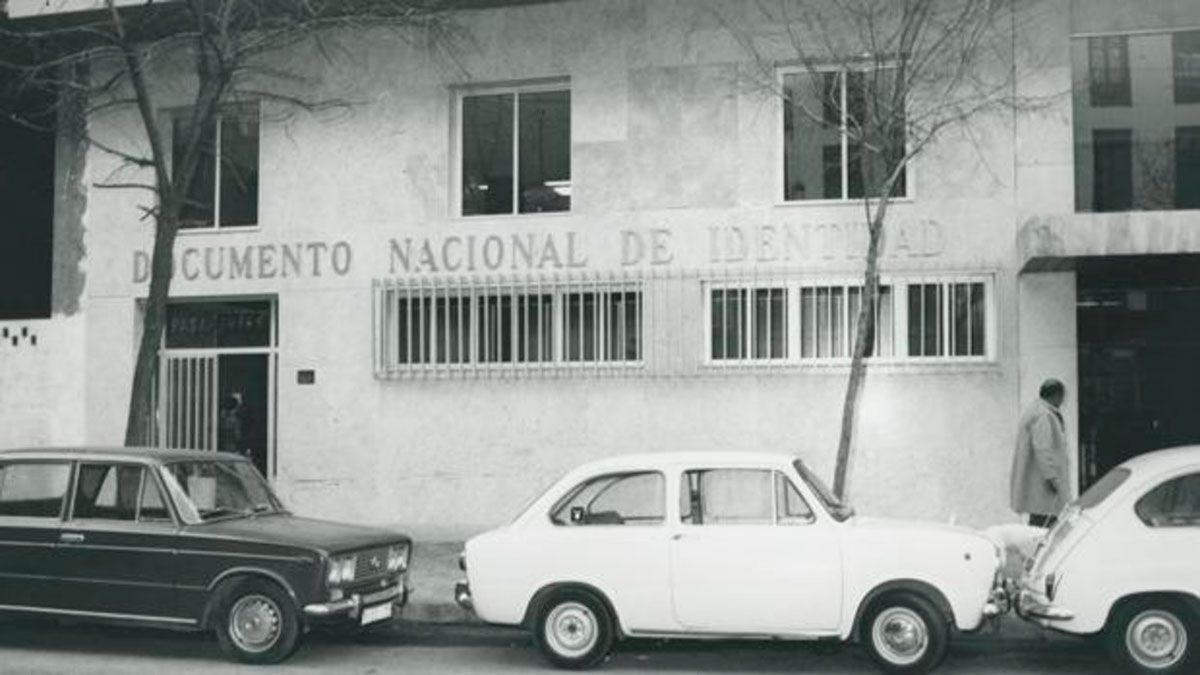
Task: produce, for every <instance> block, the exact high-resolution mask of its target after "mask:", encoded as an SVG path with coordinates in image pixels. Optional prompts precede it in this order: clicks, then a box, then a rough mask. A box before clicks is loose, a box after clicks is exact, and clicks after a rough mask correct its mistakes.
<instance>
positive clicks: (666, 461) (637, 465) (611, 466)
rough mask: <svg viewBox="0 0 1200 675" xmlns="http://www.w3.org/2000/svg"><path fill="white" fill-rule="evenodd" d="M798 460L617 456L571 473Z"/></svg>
mask: <svg viewBox="0 0 1200 675" xmlns="http://www.w3.org/2000/svg"><path fill="white" fill-rule="evenodd" d="M796 459H797V457H796V456H794V455H789V454H787V453H782V452H737V451H730V450H694V451H687V452H645V453H636V454H627V455H616V456H613V457H607V458H605V459H598V460H595V461H592V462H588V463H587V464H582V465H580V466H579V467H578V468H576V469H575V470H574V471H572V473H599V472H603V471H627V470H637V469H660V468H668V467H672V468H673V467H677V466H687V465H693V466H694V465H705V464H732V465H741V464H757V465H778V464H780V463H783V464H790V463H792V462H793V461H795V460H796Z"/></svg>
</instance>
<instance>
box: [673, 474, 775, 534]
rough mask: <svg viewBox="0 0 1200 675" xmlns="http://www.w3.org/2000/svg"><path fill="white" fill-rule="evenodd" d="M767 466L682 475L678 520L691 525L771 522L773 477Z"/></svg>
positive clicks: (773, 491) (772, 513) (773, 498)
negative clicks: (764, 467)
mask: <svg viewBox="0 0 1200 675" xmlns="http://www.w3.org/2000/svg"><path fill="white" fill-rule="evenodd" d="M773 473H774V472H772V471H770V470H767V469H698V470H693V471H687V472H685V473H684V474H683V481H682V483H681V485H680V492H681V494H680V504H679V506H680V520H682V521H683V522H685V523H690V524H693V525H770V524H773V523H774V522H775V478H774V476H773Z"/></svg>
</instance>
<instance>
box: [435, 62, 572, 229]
mask: <svg viewBox="0 0 1200 675" xmlns="http://www.w3.org/2000/svg"><path fill="white" fill-rule="evenodd" d="M560 91H565V92H568V93H569V94H570V95H571V105H570V108H569V109H568V113H569V118H568V119H569V120H570V123H571V124H570V135H569V137H568V139H567V151H568V154H569V155H570V159H569V166H570V171H571V192H572V201H571V204H570V205H568V207H567V208H566V209H563V210H561V211H530V212H524V213H522V212H521V203H520V194H519V187H520V180H521V176H520V163H521V154H520V145H521V137H520V127H521V116H520V106H519V104H518V103H517V99H518V98H519V96H520V95H521V94H540V93H552V92H560ZM574 93H575V92H574V88H573V87H572V83H571V78H570V77H554V78H545V79H538V80H530V81H525V82H507V83H497V84H488V85H480V86H457V87H453V88H452V89H451V108H450V109H451V112H452V114H451V124H452V125H453V126H452V128H451V130H450V134H451V139H452V141H453V142H452V143H451V148H450V173H451V176H450V186H449V188H450V199H449V200H448V202H447V203H448V204H450V208H451V218H454V219H457V220H486V219H488V218H502V219H506V218H528V217H535V218H544V217H553V216H559V217H562V216H569V215H571V213H572V212H573V210H574V207H575V204H574V197H573V195H574V185H575V153H574V152H573V150H574V145H575V125H574V119H575V114H574V110H575V96H574ZM498 94H512V95H513V96H514V100H513V102H514V107H513V116H512V117H513V121H512V124H513V129H512V132H513V134H512V135H513V139H512V144H513V147H512V154H513V156H512V169H513V171H512V173H513V176H512V186H511V187H512V190H513V204H512V211H510V212H508V213H476V214H465V213H463V147H464V146H463V121H464V117H463V99H465V98H467V97H470V96H490V95H498Z"/></svg>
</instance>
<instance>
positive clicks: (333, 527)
mask: <svg viewBox="0 0 1200 675" xmlns="http://www.w3.org/2000/svg"><path fill="white" fill-rule="evenodd" d="M189 529H190V530H191V531H192V532H193V533H194V534H200V535H207V536H214V537H222V538H229V539H236V540H240V541H251V542H260V543H264V544H276V545H282V546H297V547H302V548H308V549H314V550H320V551H324V552H326V553H337V552H341V551H352V550H355V549H361V548H368V547H372V546H383V545H385V544H394V543H399V542H406V543H407V542H410V539H409V538H408V537H407V536H405V535H402V534H400V533H398V532H393V531H391V530H384V529H381V528H374V527H364V526H361V525H349V524H346V523H338V522H334V521H331V520H317V519H315V518H301V517H299V516H293V515H291V514H288V513H268V514H262V515H258V516H247V517H245V518H231V519H229V520H218V521H216V522H212V523H202V524H199V525H193V526H191V527H190V528H189Z"/></svg>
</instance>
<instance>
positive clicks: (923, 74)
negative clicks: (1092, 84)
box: [712, 0, 1038, 496]
mask: <svg viewBox="0 0 1200 675" xmlns="http://www.w3.org/2000/svg"><path fill="white" fill-rule="evenodd" d="M1018 3H1019V0H761V1H760V2H757V3H754V4H753V5H752V7H753V9H747V8H746V6H745V5H743V6H740V7H739V9H738V10H737V13H736V14H735V13H734V12H733V11H731V10H730V7H731V6H730V5H728V4H726V3H714V4H713V5H712V11H713V12H714V14H715V15H716V16H717V17H718V21H719V23H720V24H721V25H722V26H723V27H724V28H725V29H726V30H727V31H728V32H729V33H730V34H731V35H733V36H734V38H735V39H736V40H737V42H738V44H739V45H740V46H741V48H742V49H743V50H744V51H745V52H747V53H748V54H749V56H750V57H751V64H752V65H751V68H750V73H749V80H750V81H751V84H752V86H754V87H756V88H758V89H761V90H765V91H767V92H769V93H770V94H771V95H772V96H775V97H778V98H780V99H782V100H783V103H784V106H785V107H784V110H785V115H784V118H785V124H787V125H791V127H792V131H793V133H796V134H800V133H803V132H801V131H799V130H798V129H799V128H800V127H802V126H803V127H805V131H806V132H808V133H810V134H818V135H819V134H821V133H832V134H835V135H837V137H838V138H839V139H840V138H842V137H843V136H844V138H845V147H846V148H847V151H846V152H845V153H844V154H843V156H842V157H841V158H840V161H841V162H843V163H844V166H845V169H844V172H843V175H846V176H847V183H848V185H846V186H845V187H844V188H843V189H844V192H843V193H842V194H843V195H845V196H848V197H849V198H852V199H858V200H860V201H861V203H862V207H863V220H864V223H865V225H866V232H867V237H866V250H865V252H864V253H865V256H864V257H865V269H864V271H863V288H862V292H861V301H860V302H859V305H858V309H857V319H856V320H855V323H853V324H852V326H854V327H855V330H854V341H853V351H852V353H851V361H850V373H849V378H848V381H847V385H846V393H845V398H844V399H843V404H842V418H841V433H840V435H839V438H838V453H837V465H836V468H835V473H834V491H835V492H836V493H837V494H838V495H839V496H841V495H844V494H845V491H846V486H847V474H848V468H849V464H850V460H851V456H852V449H853V447H854V434H855V429H856V424H857V419H858V402H859V399H860V397H861V394H862V391H863V386H864V384H865V380H866V374H867V361H866V357H867V356H868V355H870V354H873V353H874V351H875V342H876V321H877V317H878V305H879V255H880V252H881V249H882V247H883V245H884V241H885V236H884V235H885V231H886V224H887V222H888V213H889V208H890V207H891V205H892V203H893V201H894V200H895V199H896V197H898V196H903V195H904V194H905V186H906V182H907V172H908V168H909V166H910V164H911V162H912V161H913V159H914V158H916V157H917V156H918V155H920V154H921V153H923V152H925V151H926V150H927V149H928V148H929V147H930V146H931V145H932V144H933V143H934V141H935V140H937V139H938V138H940V137H941V136H942V135H943V134H944V133H945V132H946V131H947V130H949V129H951V128H955V127H958V128H960V129H962V130H963V131H964V132H965V133H966V134H967V136H968V137H970V136H971V134H973V133H974V130H973V127H972V123H973V122H975V121H976V120H978V119H979V118H981V117H983V116H986V115H990V114H994V113H998V112H1005V111H1012V110H1014V109H1016V108H1025V107H1034V106H1036V105H1037V104H1038V102H1037V101H1036V100H1035V99H1033V98H1024V97H1018V96H1017V94H1016V87H1015V83H1016V70H1017V68H1016V58H1015V54H1016V52H1017V34H1018V32H1019V29H1018V27H1017V24H1018V21H1020V20H1021V19H1020V18H1019V17H1020V16H1021V8H1020V7H1018V6H1017V5H1018ZM747 5H750V3H747ZM787 67H790V68H791V69H793V70H794V71H796V75H795V76H793V77H791V78H786V77H781V76H780V72H781V69H783V68H787ZM839 168H840V167H839ZM785 183H786V185H785V189H787V190H789V191H790V192H792V193H793V194H790V195H789V197H793V198H802V197H803V196H804V191H805V190H807V186H806V185H805V184H804V182H803V181H793V180H790V177H789V178H787V179H785Z"/></svg>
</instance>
